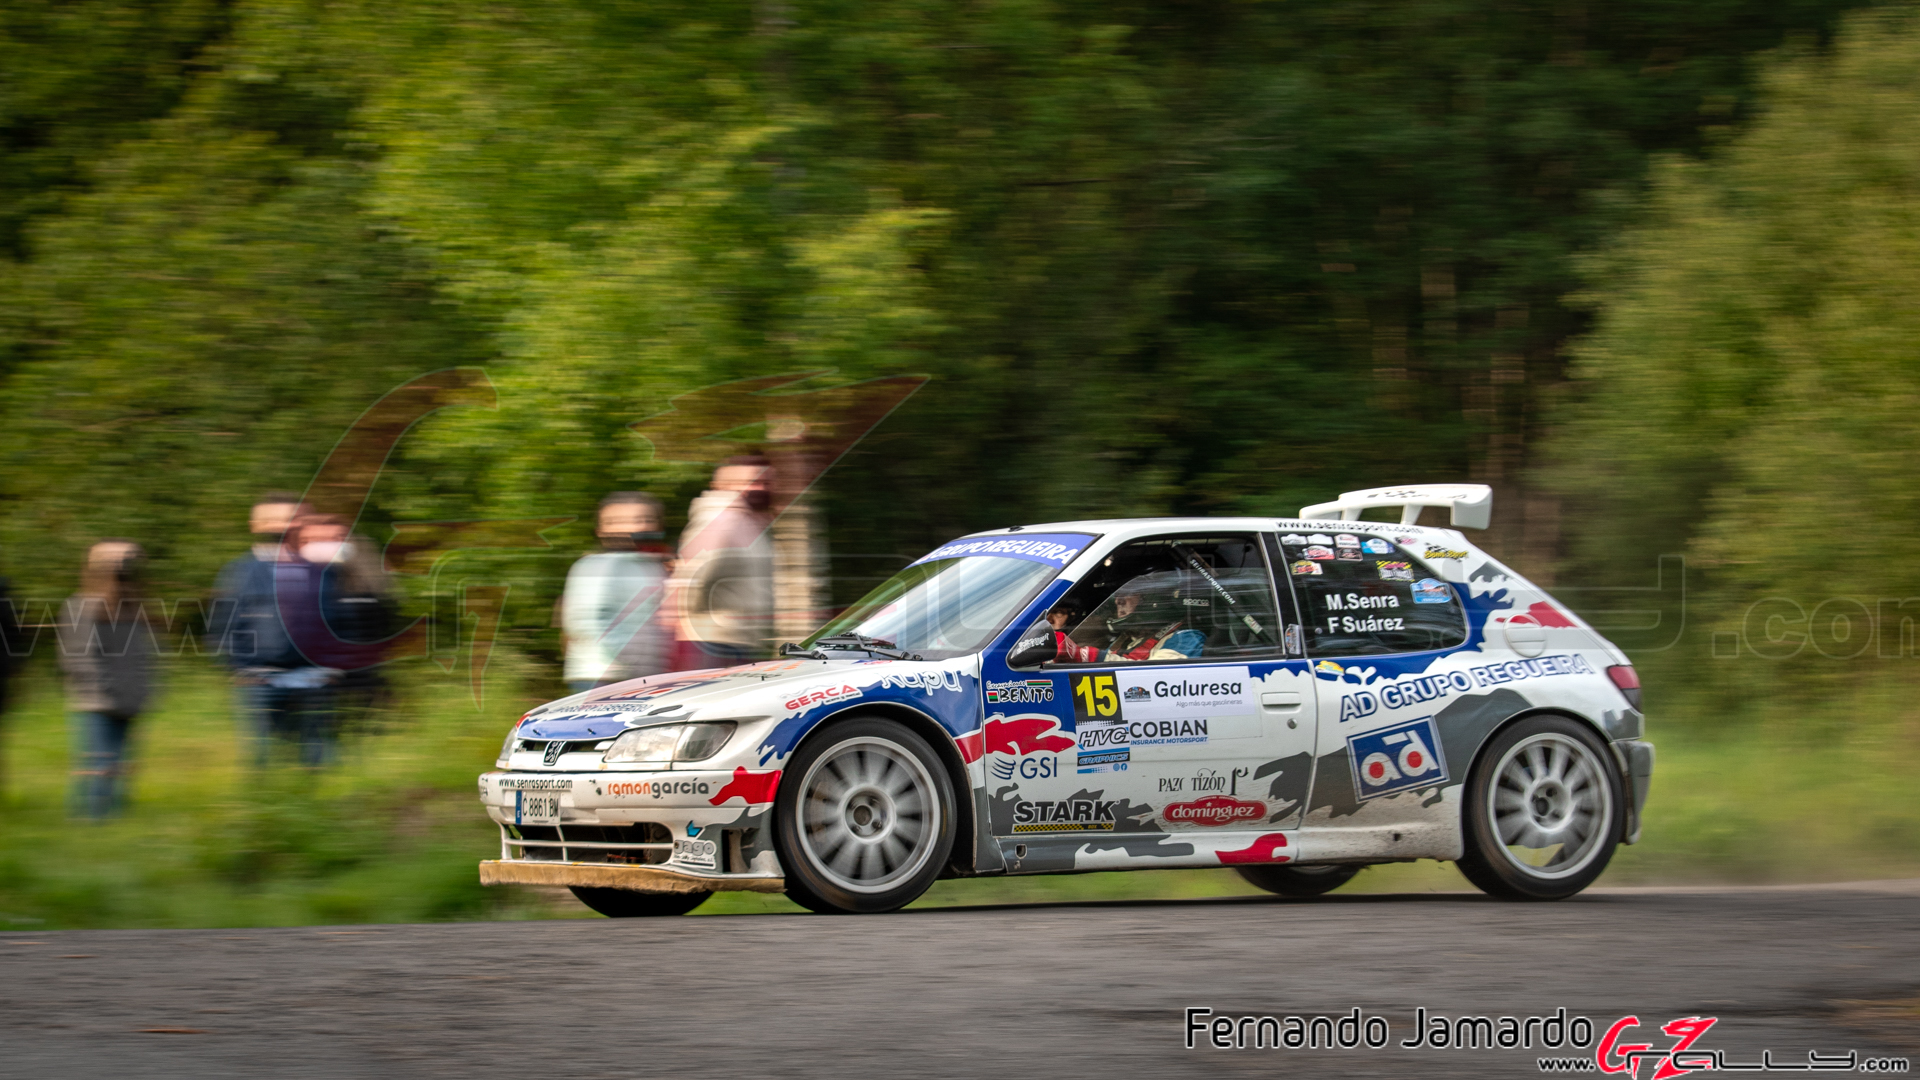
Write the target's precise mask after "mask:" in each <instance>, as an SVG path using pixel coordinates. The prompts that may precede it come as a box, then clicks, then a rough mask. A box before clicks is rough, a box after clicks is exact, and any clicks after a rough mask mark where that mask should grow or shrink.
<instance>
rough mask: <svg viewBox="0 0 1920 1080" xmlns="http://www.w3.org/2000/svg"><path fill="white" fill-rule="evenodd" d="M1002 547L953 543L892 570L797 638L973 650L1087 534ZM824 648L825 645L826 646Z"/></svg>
mask: <svg viewBox="0 0 1920 1080" xmlns="http://www.w3.org/2000/svg"><path fill="white" fill-rule="evenodd" d="M999 539H1000V540H1001V541H1002V546H1003V548H1004V550H999V551H990V552H989V551H984V550H982V553H981V554H977V555H976V554H962V555H959V557H957V558H943V557H942V556H943V555H947V554H949V553H958V552H960V551H963V550H966V545H968V544H973V545H975V548H976V549H978V548H979V545H980V544H984V543H986V541H956V542H955V543H953V544H949V545H947V546H946V547H943V548H941V549H940V550H938V551H935V552H934V553H933V554H931V555H928V556H927V557H926V558H924V559H921V560H920V561H919V562H916V563H914V564H913V565H912V566H909V567H907V568H906V569H905V570H902V571H900V572H899V573H898V574H895V575H894V576H893V577H892V578H890V579H888V580H887V581H886V582H885V583H884V584H882V585H881V586H880V587H879V588H877V589H875V590H873V591H872V592H870V593H868V594H867V595H866V596H864V597H862V598H861V599H860V601H859V602H858V603H856V604H854V605H853V606H852V607H850V608H848V609H847V610H846V611H843V612H841V613H840V615H839V617H837V618H835V619H834V620H832V621H831V622H829V623H827V625H825V626H823V627H821V628H820V629H819V630H817V631H815V632H814V633H813V635H812V636H811V637H809V638H807V640H806V641H805V642H803V643H802V644H803V645H804V646H805V647H809V648H810V647H812V646H813V645H814V644H815V643H817V642H820V641H822V640H824V639H827V638H834V637H846V636H848V635H854V634H857V635H860V636H861V637H862V638H866V639H869V643H870V644H873V645H877V646H879V647H881V648H885V649H900V650H903V651H905V652H909V653H917V654H919V655H921V656H923V657H925V658H927V659H929V660H941V659H945V658H947V657H950V656H960V655H964V654H966V653H971V652H976V651H978V650H979V649H980V648H981V647H983V646H984V645H986V643H987V642H988V641H990V640H992V638H993V635H994V634H995V633H997V632H998V631H999V630H1000V628H1001V627H1003V626H1005V625H1007V622H1008V620H1010V619H1012V618H1013V617H1014V616H1015V615H1017V614H1019V613H1020V610H1021V609H1022V608H1023V607H1025V606H1026V604H1027V603H1028V602H1029V601H1031V600H1032V599H1033V597H1034V596H1035V595H1036V594H1038V593H1039V591H1040V589H1041V588H1042V587H1043V586H1045V585H1046V583H1047V582H1049V581H1051V580H1052V579H1053V576H1054V575H1055V574H1056V573H1058V572H1059V571H1060V568H1061V567H1062V566H1065V565H1066V564H1067V563H1068V562H1071V561H1072V560H1073V557H1074V556H1075V555H1077V554H1079V552H1080V550H1081V549H1082V548H1084V547H1085V545H1086V542H1087V541H1088V540H1090V539H1092V538H1091V537H1086V536H1079V535H1074V534H1051V535H1048V536H1045V537H1041V536H1030V537H1023V538H1018V539H1017V546H1016V543H1015V542H1008V541H1006V538H999ZM827 647H828V648H832V647H833V646H832V645H828V646H827Z"/></svg>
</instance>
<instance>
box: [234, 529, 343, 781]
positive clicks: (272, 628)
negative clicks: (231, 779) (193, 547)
mask: <svg viewBox="0 0 1920 1080" xmlns="http://www.w3.org/2000/svg"><path fill="white" fill-rule="evenodd" d="M305 513H306V507H305V506H304V505H303V504H302V503H301V502H300V500H299V499H298V498H296V497H294V496H292V495H286V494H273V495H266V496H263V497H261V499H260V500H259V501H258V502H256V503H255V504H254V507H253V513H252V515H251V517H250V519H249V526H250V528H251V529H252V531H253V536H254V545H253V550H252V551H251V552H249V553H248V554H246V555H242V556H241V557H240V558H238V559H235V560H233V561H232V562H230V563H228V564H227V565H226V566H225V567H224V568H223V569H222V570H221V571H220V582H219V585H218V587H217V590H216V596H215V600H214V613H213V618H212V619H211V620H209V624H208V636H209V637H210V638H211V639H212V640H213V644H214V647H215V649H216V650H217V651H218V652H219V654H220V655H221V656H224V657H226V659H227V663H228V665H229V666H230V667H231V668H232V669H233V672H234V681H235V683H236V684H237V686H238V688H239V697H240V702H241V712H242V716H243V724H244V726H245V727H246V728H247V730H248V731H249V732H250V733H251V735H252V736H253V738H254V764H255V765H256V766H264V765H265V764H266V763H267V760H268V758H269V757H270V755H271V752H272V749H273V744H274V742H275V740H278V739H292V740H295V741H297V742H298V743H299V750H300V762H301V764H303V765H319V764H322V763H324V762H325V761H326V758H327V751H328V749H329V747H330V745H331V737H332V732H331V731H330V730H329V729H330V728H331V722H332V711H331V704H332V700H331V699H332V693H333V691H332V687H331V685H330V683H331V682H332V678H333V675H334V674H335V673H334V672H332V671H329V670H328V669H325V668H320V667H316V666H314V665H312V664H309V663H308V662H307V658H306V657H305V656H303V655H302V654H301V652H300V649H299V648H298V647H297V646H296V645H295V644H294V634H295V633H297V632H303V631H304V632H306V633H309V634H310V633H311V632H312V629H313V628H312V627H295V626H290V622H293V621H295V620H297V618H298V616H299V613H300V612H301V610H302V609H303V607H305V606H306V605H305V603H304V598H306V597H307V596H308V595H309V586H310V585H312V584H314V582H313V577H314V574H313V570H314V568H313V567H312V566H311V565H310V564H308V563H307V562H305V561H304V560H302V559H301V558H300V556H299V554H298V553H297V550H296V549H297V548H298V546H299V543H300V541H299V537H298V534H297V533H296V532H295V530H294V523H295V521H296V520H298V519H299V518H301V517H302V515H304V514H305ZM282 597H284V598H285V599H286V603H285V604H284V605H283V604H282ZM311 610H312V612H313V614H314V615H315V616H317V615H318V605H317V604H314V605H312V607H311Z"/></svg>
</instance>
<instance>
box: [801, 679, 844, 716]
mask: <svg viewBox="0 0 1920 1080" xmlns="http://www.w3.org/2000/svg"><path fill="white" fill-rule="evenodd" d="M859 696H860V688H859V687H857V686H855V685H853V684H852V683H842V684H841V685H839V686H810V687H808V688H807V689H805V690H802V691H800V693H798V694H796V695H795V696H794V697H792V698H791V699H789V700H788V701H787V711H788V712H793V711H796V710H799V709H811V708H813V707H814V706H815V705H823V704H827V703H829V702H834V701H852V700H853V699H854V698H857V697H859Z"/></svg>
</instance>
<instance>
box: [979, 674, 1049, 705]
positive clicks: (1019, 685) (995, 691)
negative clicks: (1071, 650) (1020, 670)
mask: <svg viewBox="0 0 1920 1080" xmlns="http://www.w3.org/2000/svg"><path fill="white" fill-rule="evenodd" d="M1052 700H1053V680H1052V679H1015V680H1013V681H1012V682H989V683H988V684H987V704H989V705H1023V704H1029V703H1038V702H1044V701H1052Z"/></svg>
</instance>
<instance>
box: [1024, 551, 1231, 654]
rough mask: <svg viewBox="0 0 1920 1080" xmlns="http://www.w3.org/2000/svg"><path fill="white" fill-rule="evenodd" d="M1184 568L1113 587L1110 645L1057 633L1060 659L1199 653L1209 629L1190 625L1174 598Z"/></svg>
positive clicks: (1143, 576) (1106, 621) (1107, 630)
mask: <svg viewBox="0 0 1920 1080" xmlns="http://www.w3.org/2000/svg"><path fill="white" fill-rule="evenodd" d="M1179 584H1180V574H1178V573H1177V572H1175V573H1158V574H1143V575H1141V576H1139V577H1137V578H1134V579H1133V580H1132V581H1129V582H1127V583H1126V584H1125V585H1122V586H1120V588H1119V589H1117V590H1115V592H1114V594H1113V598H1112V602H1113V614H1112V615H1111V616H1108V617H1107V619H1106V620H1105V629H1106V632H1107V645H1106V647H1105V648H1102V647H1100V646H1098V645H1081V644H1079V643H1078V642H1076V641H1075V640H1073V639H1072V638H1070V637H1068V636H1066V635H1065V634H1060V635H1058V642H1059V659H1061V660H1066V661H1072V662H1079V663H1083V664H1090V663H1099V662H1101V661H1107V662H1115V661H1141V660H1185V659H1188V658H1189V657H1193V656H1198V655H1200V652H1201V650H1202V649H1203V648H1205V646H1206V640H1207V638H1206V635H1205V634H1204V633H1202V632H1200V631H1198V630H1194V629H1191V628H1189V627H1188V626H1187V625H1186V617H1185V615H1184V614H1183V612H1182V608H1181V607H1180V605H1179V601H1178V599H1177V598H1176V593H1177V592H1178V588H1179Z"/></svg>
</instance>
